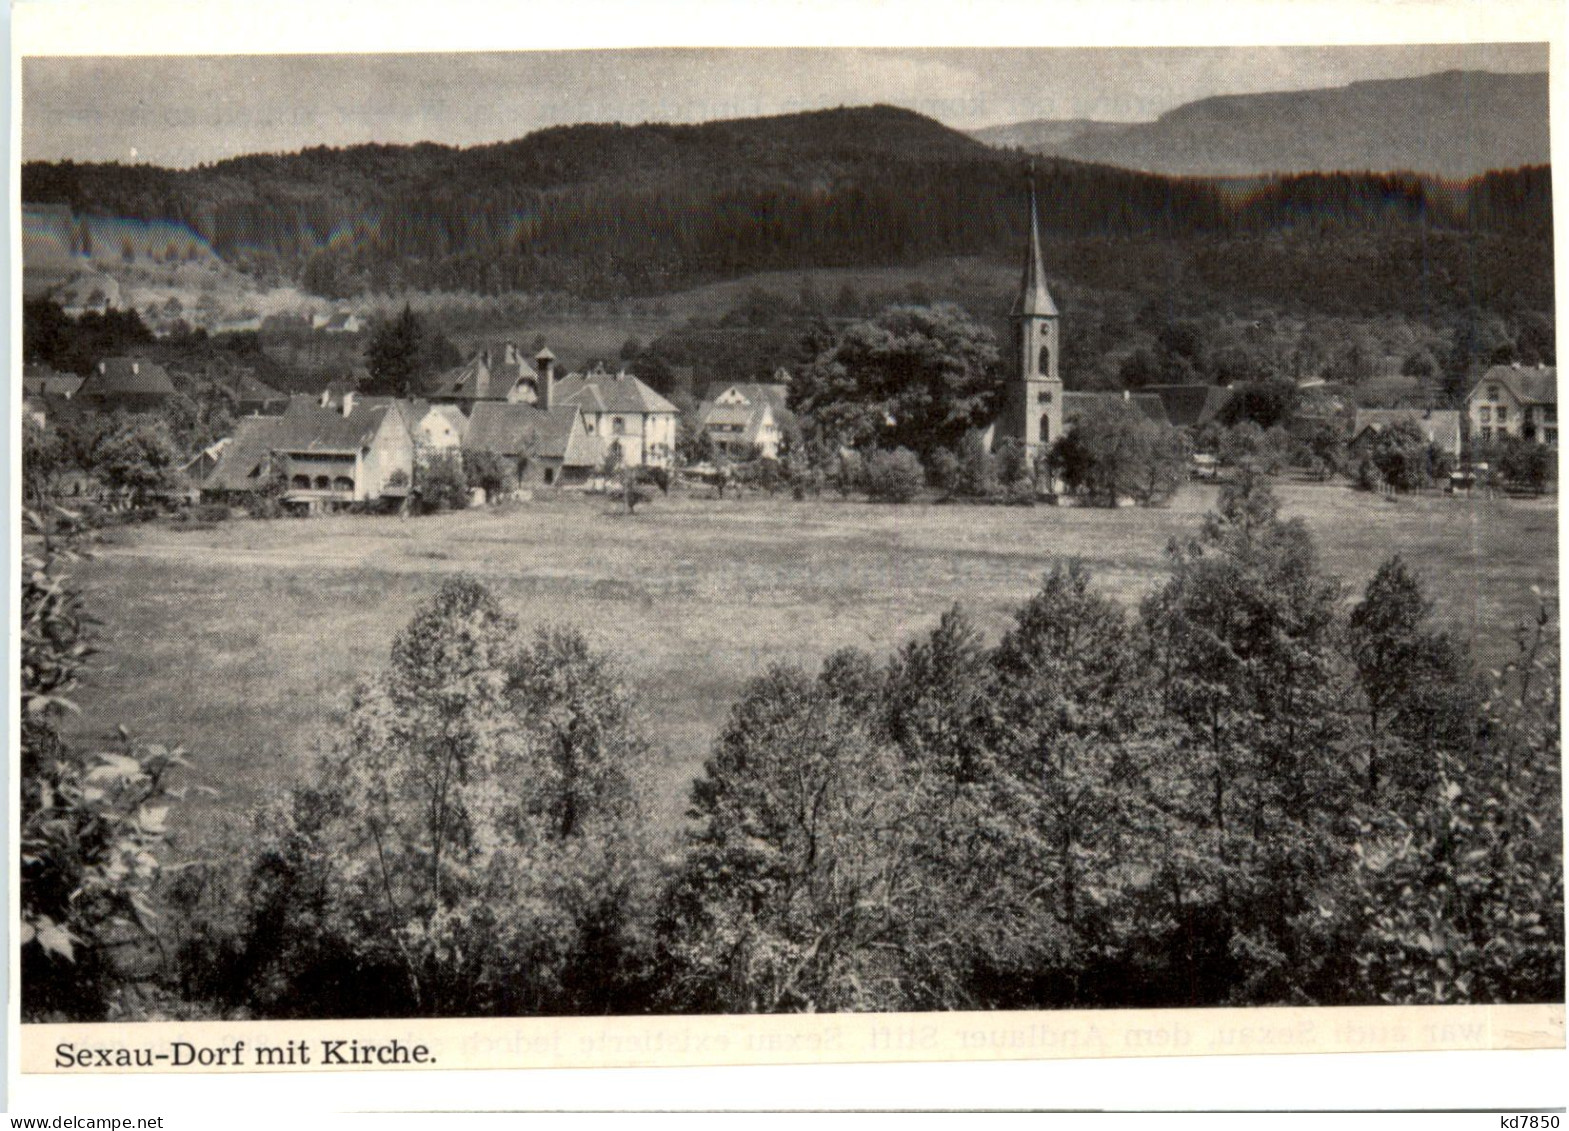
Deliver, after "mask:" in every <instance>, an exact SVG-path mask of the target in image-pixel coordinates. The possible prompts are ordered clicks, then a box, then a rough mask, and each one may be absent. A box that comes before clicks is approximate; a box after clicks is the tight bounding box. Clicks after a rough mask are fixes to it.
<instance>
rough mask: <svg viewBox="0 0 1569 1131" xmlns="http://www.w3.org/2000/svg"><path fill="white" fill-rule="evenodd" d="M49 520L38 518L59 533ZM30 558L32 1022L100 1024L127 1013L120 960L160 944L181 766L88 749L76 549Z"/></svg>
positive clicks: (27, 835)
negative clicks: (173, 776) (156, 895)
mask: <svg viewBox="0 0 1569 1131" xmlns="http://www.w3.org/2000/svg"><path fill="white" fill-rule="evenodd" d="M50 521H51V520H50V519H49V517H48V516H45V515H41V514H39V513H37V512H29V523H30V525H31V526H33V528H34V529H38V530H40V531H44V532H46V533H50V531H49V529H48V523H49V522H50ZM46 546H47V548H46V549H45V550H44V552H43V553H42V554H35V553H32V552H26V553H24V561H23V569H22V601H21V692H22V694H21V706H22V725H21V750H20V754H21V758H20V769H21V776H20V782H19V785H20V793H21V825H20V829H19V833H18V844H19V848H20V858H21V866H20V871H21V899H20V901H19V902H20V905H21V906H20V922H21V930H20V936H19V943H20V947H21V959H22V1016H23V1017H24V1018H25V1019H27V1020H32V1021H41V1020H50V1019H54V1020H69V1021H99V1020H105V1019H108V1018H112V1017H114V1016H116V1015H117V1014H120V1013H123V1012H125V1006H124V993H125V989H126V987H125V984H124V982H123V981H122V979H121V977H120V974H119V970H118V968H117V963H116V960H115V957H114V956H115V954H116V952H117V951H118V950H120V949H122V948H126V947H132V946H136V945H145V944H147V943H148V942H150V941H152V940H153V939H154V938H155V936H154V934H153V930H154V928H153V924H154V919H155V916H154V911H153V906H152V902H151V895H152V891H153V887H154V885H155V884H156V882H157V880H158V875H159V861H158V858H157V849H158V847H159V846H160V845H161V843H162V841H163V838H164V831H165V822H166V817H167V814H168V811H169V806H170V803H171V802H172V801H173V800H174V799H175V793H174V791H172V790H171V789H170V788H169V786H168V783H167V780H166V779H167V777H168V775H169V773H170V771H171V770H172V769H174V768H175V767H177V766H180V765H183V764H184V761H183V758H182V757H181V753H180V751H179V750H172V751H171V750H168V749H166V748H164V747H162V746H156V745H150V746H138V745H135V744H133V743H132V742H131V741H130V740H129V739H128V738H127V737H126V736H125V732H124V731H123V730H122V731H121V743H120V748H119V749H118V750H115V751H111V752H103V753H99V752H92V753H83V752H82V751H80V750H77V749H74V748H73V747H72V746H71V745H69V744H68V743H67V742H65V740H64V739H62V737H61V736H60V733H59V730H58V729H57V722H58V719H59V717H60V716H61V715H62V714H63V713H64V712H65V711H66V710H70V709H74V704H73V702H72V699H71V696H72V693H73V692H74V690H75V688H76V685H77V679H78V677H79V674H80V673H81V671H82V668H83V666H84V664H85V663H86V662H87V660H88V658H89V657H90V656H91V654H92V647H91V645H90V643H89V639H88V633H89V627H90V625H91V624H92V621H91V618H90V617H89V616H88V615H87V613H86V611H85V610H84V608H83V605H82V602H81V596H80V592H79V590H78V589H77V587H76V585H75V583H74V582H73V581H72V580H71V578H70V577H69V575H68V574H67V573H66V567H67V566H68V564H69V563H70V561H72V560H73V559H74V557H75V555H74V553H73V552H72V551H71V550H70V549H69V548H62V547H61V546H60V545H59V544H58V543H54V542H50V543H46Z"/></svg>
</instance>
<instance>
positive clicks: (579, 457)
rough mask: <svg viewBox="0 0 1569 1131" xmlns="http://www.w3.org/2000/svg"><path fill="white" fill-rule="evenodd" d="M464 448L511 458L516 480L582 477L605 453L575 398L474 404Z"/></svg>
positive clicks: (569, 480) (575, 479)
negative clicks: (536, 402) (545, 404)
mask: <svg viewBox="0 0 1569 1131" xmlns="http://www.w3.org/2000/svg"><path fill="white" fill-rule="evenodd" d="M463 450H464V451H465V452H494V453H495V454H496V455H498V456H500V457H502V458H503V459H505V460H508V461H510V462H511V463H512V465H513V469H514V471H515V472H516V474H517V478H518V482H519V483H543V484H545V485H546V486H556V485H560V484H566V483H582V482H585V481H586V480H587V479H588V478H589V477H590V476H591V475H592V474H593V473H594V470H595V469H596V468H597V467H599V465H600V463H601V462H602V461H603V459H604V450H603V448H602V446H601V443H600V438H599V437H598V436H596V435H595V434H594V433H593V432H591V431H590V430H589V428H588V425H587V423H586V422H585V421H584V419H583V412H582V410H581V409H579V408H578V406H577V405H575V404H564V405H560V404H558V405H553V406H552V407H550V408H548V409H547V408H541V407H539V406H538V405H531V404H504V403H497V402H494V401H486V402H482V403H480V404H476V405H475V406H474V413H473V415H472V416H470V417H469V421H468V431H467V432H466V433H465V435H464V437H463Z"/></svg>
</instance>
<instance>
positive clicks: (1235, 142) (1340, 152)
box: [971, 71, 1551, 179]
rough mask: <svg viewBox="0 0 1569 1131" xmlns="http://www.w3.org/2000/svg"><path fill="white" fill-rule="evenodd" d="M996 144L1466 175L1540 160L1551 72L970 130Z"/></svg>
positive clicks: (1246, 168)
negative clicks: (1132, 117)
mask: <svg viewBox="0 0 1569 1131" xmlns="http://www.w3.org/2000/svg"><path fill="white" fill-rule="evenodd" d="M971 136H972V137H974V138H976V139H977V140H979V141H984V142H986V143H987V144H989V145H1006V146H1016V147H1018V148H1022V149H1027V150H1029V151H1031V152H1035V153H1041V154H1047V155H1050V156H1055V157H1067V158H1071V159H1073V160H1078V161H1092V162H1098V163H1103V164H1108V165H1116V166H1119V167H1121V168H1124V169H1136V170H1140V171H1142V172H1149V173H1164V174H1167V175H1174V176H1200V177H1235V176H1256V175H1261V174H1269V173H1303V172H1336V171H1342V170H1343V171H1350V172H1363V171H1372V172H1396V171H1411V172H1420V173H1428V174H1432V175H1435V176H1440V177H1447V178H1452V179H1460V178H1465V177H1474V176H1478V175H1480V174H1482V173H1486V172H1488V171H1489V170H1493V169H1512V168H1517V167H1520V166H1523V165H1544V164H1547V162H1548V161H1549V160H1550V156H1551V155H1550V148H1549V143H1548V84H1547V75H1546V74H1545V73H1532V74H1496V73H1493V72H1490V71H1445V72H1443V73H1440V74H1435V75H1424V76H1422V77H1420V78H1409V79H1375V80H1368V81H1364V82H1354V83H1351V84H1350V85H1348V86H1340V87H1324V88H1320V89H1316V90H1293V91H1278V92H1272V93H1266V94H1228V95H1217V96H1215V97H1212V98H1204V99H1200V100H1199V101H1197V102H1189V103H1187V104H1185V105H1182V106H1179V107H1177V108H1176V109H1174V110H1170V111H1167V112H1166V113H1165V114H1162V115H1161V116H1160V117H1159V118H1158V119H1156V120H1155V121H1153V122H1134V123H1116V122H1096V121H1072V120H1069V121H1059V120H1053V119H1044V120H1039V121H1032V122H1017V123H1013V124H1010V125H1001V126H991V127H988V128H986V129H983V130H973V131H971Z"/></svg>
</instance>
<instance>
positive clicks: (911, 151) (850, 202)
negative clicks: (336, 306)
mask: <svg viewBox="0 0 1569 1131" xmlns="http://www.w3.org/2000/svg"><path fill="white" fill-rule="evenodd" d="M1026 160H1027V158H1026V156H1025V155H1024V154H1022V153H1020V152H1018V151H1008V150H998V149H992V148H988V147H986V146H984V145H982V144H980V143H979V142H976V141H974V140H973V139H970V138H968V137H965V136H964V135H962V134H960V133H958V132H956V131H953V130H950V129H948V128H947V127H945V126H943V125H941V124H940V123H938V122H935V121H933V120H931V119H928V118H924V117H922V116H920V115H918V114H915V113H912V112H910V111H906V110H901V109H897V108H894V107H886V106H878V107H865V108H850V109H838V110H825V111H817V112H812V113H804V114H795V115H785V116H780V117H771V118H761V119H749V120H740V121H730V122H713V123H707V124H703V125H640V126H622V125H582V126H568V127H558V128H553V129H547V130H542V131H540V132H538V133H534V134H531V135H529V136H528V137H525V138H522V139H519V140H516V141H511V142H506V143H501V144H496V145H486V146H476V147H473V148H469V149H457V148H453V147H449V146H442V145H435V144H422V145H416V146H385V145H362V146H354V147H350V148H346V149H328V148H314V149H307V150H305V151H303V152H300V153H297V154H290V155H256V156H248V157H240V158H235V159H232V160H227V161H222V162H219V163H216V164H213V165H204V166H201V167H198V168H195V169H190V170H170V169H162V168H157V167H153V166H144V165H136V166H126V165H120V164H115V163H109V164H74V163H71V162H61V163H37V162H34V163H29V164H27V165H25V166H24V167H23V170H22V196H23V199H24V200H26V201H28V202H35V203H56V204H67V205H69V206H70V207H71V208H72V209H73V210H74V211H75V212H77V213H78V214H97V215H115V216H124V217H130V218H135V219H142V220H160V221H173V222H177V223H183V224H186V225H188V226H189V227H190V228H191V229H192V230H193V231H195V232H197V233H198V234H199V235H200V236H201V237H202V238H204V239H205V240H207V241H208V242H209V243H210V244H211V245H212V247H213V248H214V250H215V251H217V253H218V254H219V255H221V256H222V257H223V258H225V259H226V260H228V261H229V262H230V263H232V264H234V265H236V266H239V267H241V268H243V269H245V270H248V271H251V272H253V273H255V274H257V275H258V276H260V277H263V278H289V279H297V280H299V281H301V282H302V283H303V284H304V285H305V286H306V287H307V288H308V289H310V290H312V291H314V292H316V293H319V294H322V295H324V296H328V297H340V296H346V295H351V294H357V293H361V292H365V291H380V292H395V291H398V290H402V289H406V288H417V289H425V290H461V291H470V292H476V291H477V292H481V293H491V294H495V293H501V292H506V291H564V292H569V293H573V294H577V295H581V296H586V297H607V296H617V295H636V294H656V293H660V292H663V291H669V290H673V289H677V288H681V287H686V286H690V285H693V284H697V283H701V282H705V281H710V280H716V279H724V278H730V277H734V276H736V275H741V274H745V273H749V272H755V271H767V270H780V269H804V268H811V267H833V266H883V265H897V264H910V263H919V262H924V261H926V260H929V259H932V258H935V257H941V256H956V255H979V256H986V257H998V256H1011V255H1013V254H1015V252H1016V249H1017V248H1018V246H1019V243H1020V240H1021V238H1022V235H1023V224H1024V216H1023V210H1022V209H1021V208H1020V192H1021V188H1022V180H1023V174H1024V170H1025V162H1026ZM1037 162H1038V169H1037V171H1036V178H1037V183H1038V188H1039V193H1040V199H1041V201H1042V208H1041V222H1042V224H1043V227H1044V229H1045V234H1046V237H1047V239H1048V240H1049V241H1051V242H1053V243H1054V244H1055V245H1056V247H1057V250H1056V251H1055V252H1054V253H1053V256H1052V258H1053V261H1054V262H1059V263H1064V264H1071V272H1072V273H1073V275H1074V278H1075V279H1076V280H1078V281H1081V282H1083V283H1085V284H1087V285H1092V286H1103V287H1119V288H1121V287H1128V286H1135V285H1137V284H1141V283H1146V282H1151V281H1153V282H1158V283H1159V284H1160V286H1161V287H1163V288H1165V289H1168V290H1169V289H1180V288H1182V287H1195V288H1200V289H1212V288H1220V289H1222V290H1225V291H1228V292H1232V293H1239V294H1247V295H1252V296H1255V297H1258V298H1261V299H1265V300H1270V301H1278V302H1288V303H1296V302H1303V301H1306V302H1308V303H1309V304H1311V305H1312V306H1313V307H1315V308H1316V309H1320V310H1327V311H1346V312H1349V311H1353V310H1364V311H1365V310H1369V309H1373V310H1404V311H1412V312H1426V311H1432V310H1434V309H1435V308H1436V309H1442V310H1451V309H1459V308H1466V307H1473V306H1481V307H1485V308H1491V309H1518V308H1532V309H1539V310H1550V309H1551V307H1552V259H1551V248H1552V239H1551V233H1552V211H1551V177H1550V170H1548V169H1547V168H1545V167H1533V168H1527V169H1517V170H1510V171H1503V172H1495V173H1489V174H1487V175H1486V176H1484V177H1481V178H1478V179H1476V180H1473V181H1468V182H1464V183H1458V184H1457V183H1449V182H1444V181H1440V180H1437V179H1434V178H1427V177H1422V176H1419V175H1416V174H1399V175H1374V174H1307V175H1299V176H1291V177H1285V178H1278V179H1258V180H1247V181H1230V182H1217V181H1207V180H1199V179H1189V178H1172V177H1163V176H1156V175H1150V174H1143V173H1135V172H1130V171H1127V170H1121V169H1114V168H1110V167H1105V166H1093V165H1084V164H1078V163H1075V162H1071V161H1065V160H1058V159H1037Z"/></svg>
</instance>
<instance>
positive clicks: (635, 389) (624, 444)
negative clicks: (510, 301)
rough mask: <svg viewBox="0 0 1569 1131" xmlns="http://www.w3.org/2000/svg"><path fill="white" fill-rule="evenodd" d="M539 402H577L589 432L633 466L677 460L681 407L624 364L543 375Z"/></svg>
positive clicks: (661, 464)
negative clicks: (558, 376)
mask: <svg viewBox="0 0 1569 1131" xmlns="http://www.w3.org/2000/svg"><path fill="white" fill-rule="evenodd" d="M540 404H541V407H544V408H551V407H554V406H556V405H567V404H572V405H576V406H577V407H578V409H579V410H581V412H582V414H583V422H584V425H585V426H586V427H587V429H588V431H589V433H590V434H591V435H595V436H598V437H599V439H600V441H601V443H602V445H603V448H604V450H605V451H606V452H608V451H609V450H610V447H611V446H612V445H615V446H617V447H618V448H619V449H620V451H621V460H622V462H623V463H625V464H627V465H628V466H631V467H670V466H671V465H672V464H674V462H675V451H676V418H677V417H678V416H679V415H680V410H679V409H678V408H676V406H675V405H673V404H671V403H670V402H669V401H668V400H666V399H665V398H664V397H662V396H660V395H659V394H658V393H656V392H654V390H653V389H651V388H649V387H648V386H647V385H646V384H644V383H643V382H642V381H640V380H639V379H638V378H637V377H635V376H633V375H632V374H630V373H628V372H627V371H626V370H625V369H622V370H619V371H617V372H615V373H610V372H608V371H607V370H606V369H605V367H604V366H603V365H596V366H595V367H594V369H593V370H592V371H590V372H588V373H569V374H568V375H567V376H565V377H563V378H561V379H560V380H556V379H555V378H554V375H553V373H552V372H551V370H550V369H549V367H547V368H546V371H545V373H544V374H543V375H542V376H541V397H540Z"/></svg>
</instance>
